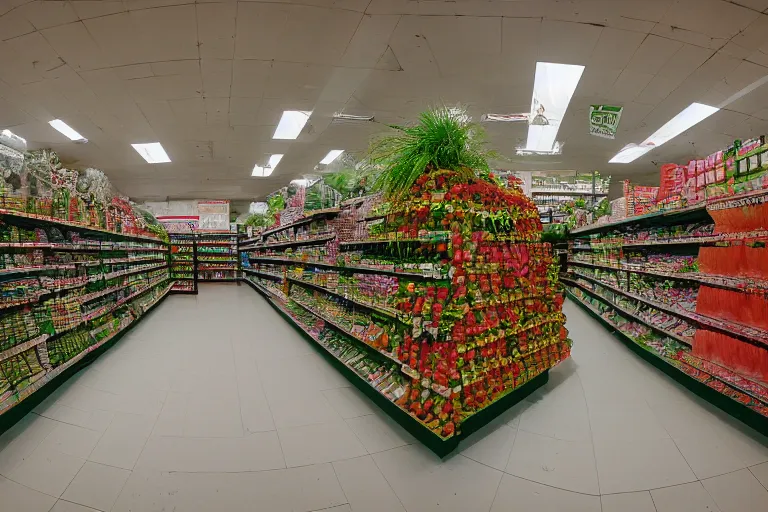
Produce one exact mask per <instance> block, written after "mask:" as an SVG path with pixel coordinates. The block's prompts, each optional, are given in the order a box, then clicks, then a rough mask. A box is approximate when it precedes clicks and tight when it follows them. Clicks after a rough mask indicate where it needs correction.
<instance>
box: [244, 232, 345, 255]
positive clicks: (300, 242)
mask: <svg viewBox="0 0 768 512" xmlns="http://www.w3.org/2000/svg"><path fill="white" fill-rule="evenodd" d="M334 238H336V234H335V233H331V234H327V235H322V236H316V237H313V238H307V239H305V240H286V241H284V242H271V243H267V244H254V245H251V246H248V247H240V250H241V251H255V250H258V249H278V248H280V247H293V246H296V245H315V244H323V243H325V242H328V241H330V240H333V239H334Z"/></svg>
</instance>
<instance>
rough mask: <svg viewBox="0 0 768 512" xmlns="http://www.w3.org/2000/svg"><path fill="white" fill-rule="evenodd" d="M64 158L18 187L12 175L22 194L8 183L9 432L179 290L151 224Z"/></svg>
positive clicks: (24, 176) (0, 352) (4, 411)
mask: <svg viewBox="0 0 768 512" xmlns="http://www.w3.org/2000/svg"><path fill="white" fill-rule="evenodd" d="M54 156H55V155H53V154H52V153H50V152H40V153H36V154H32V155H29V159H28V160H27V161H26V162H25V163H24V166H22V167H21V169H20V170H19V169H17V170H16V171H14V172H19V173H20V174H19V175H17V176H16V178H18V179H17V180H15V181H14V179H15V178H14V176H13V174H11V175H10V176H9V175H8V174H7V173H6V174H5V179H9V180H11V182H12V183H15V185H10V184H8V182H6V181H3V180H2V179H0V205H1V206H2V209H1V210H0V431H2V430H4V429H5V428H7V427H8V426H10V425H11V424H13V422H15V421H16V420H17V419H18V418H19V417H20V416H21V415H22V414H24V413H25V412H26V411H27V410H28V409H30V408H31V407H33V406H34V404H35V403H36V401H39V400H40V396H41V394H35V392H36V391H37V390H39V389H40V388H41V387H43V386H44V385H45V384H46V383H48V382H50V381H52V380H53V379H56V378H58V377H60V376H61V377H62V378H63V377H64V376H65V375H67V374H70V373H72V372H73V371H75V370H76V369H77V368H78V363H80V362H81V361H83V360H84V359H87V358H90V357H94V356H95V355H96V353H97V351H101V350H103V349H105V348H106V347H107V346H109V345H110V344H112V343H113V342H114V341H116V340H117V339H118V338H119V337H120V336H122V335H123V334H124V333H125V332H126V331H127V329H129V328H130V327H132V326H133V325H134V324H135V323H136V322H137V321H138V319H139V318H140V317H141V316H142V315H144V314H145V313H146V312H147V311H148V310H149V309H151V308H152V307H154V306H155V305H156V304H157V303H158V302H159V301H160V300H162V299H163V298H164V297H165V296H166V295H167V293H168V291H169V288H170V281H169V273H168V261H167V251H168V248H167V245H166V244H165V242H164V241H163V240H161V239H160V238H158V236H157V235H156V234H155V233H158V234H159V231H160V230H159V229H158V228H157V227H156V226H152V227H151V229H150V226H149V224H147V221H148V217H147V216H146V214H145V213H143V212H138V211H135V210H134V209H133V208H132V206H131V205H130V204H129V203H128V201H127V200H125V199H124V198H120V197H111V198H109V195H108V194H106V193H105V191H104V190H103V189H101V188H90V186H92V185H93V183H94V182H93V181H89V183H90V184H91V185H90V186H89V185H86V184H85V183H84V182H83V181H82V180H81V179H80V178H83V176H87V177H88V180H97V181H98V182H100V183H102V184H103V180H105V178H103V175H101V174H100V173H99V172H98V171H96V170H94V169H89V170H88V171H85V172H84V174H81V175H80V178H78V177H77V176H78V173H76V172H75V171H68V170H66V169H61V168H60V167H58V166H57V165H54V163H57V160H55V158H54ZM41 158H42V160H41ZM41 162H42V163H41ZM0 170H2V169H0ZM73 173H74V174H73ZM62 177H66V178H67V179H66V180H62ZM97 178H98V179H97ZM102 178H103V179H102ZM35 180H41V181H43V183H45V184H47V185H50V184H51V183H53V184H54V186H53V189H52V190H49V191H48V192H49V193H50V196H43V197H38V196H32V195H29V190H30V188H29V186H30V184H31V183H32V182H34V181H35ZM23 183H26V186H27V187H28V188H26V189H25V188H23V187H22V188H18V187H17V186H18V185H19V184H23ZM89 189H90V193H86V192H85V191H87V190H89ZM35 190H36V191H40V189H39V188H37V187H35ZM43 192H45V191H44V190H43ZM100 197H101V198H102V199H99V198H100ZM104 197H108V198H109V199H108V200H105V199H103V198H104ZM65 205H68V206H66V207H65ZM43 394H45V393H43ZM33 395H34V396H35V399H33V400H27V399H28V398H29V397H31V396H33ZM19 404H24V406H23V407H16V406H18V405H19ZM16 412H18V414H15V413H16Z"/></svg>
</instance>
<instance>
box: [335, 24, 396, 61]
mask: <svg viewBox="0 0 768 512" xmlns="http://www.w3.org/2000/svg"><path fill="white" fill-rule="evenodd" d="M398 21H400V16H390V15H370V14H368V15H365V16H363V18H362V20H360V26H359V27H358V28H357V30H356V31H355V35H354V36H352V39H351V40H350V41H349V45H348V46H347V48H346V50H345V51H344V55H343V56H342V58H341V62H340V64H341V65H342V66H345V67H364V68H372V67H375V66H376V63H377V62H378V61H379V59H380V58H381V57H382V56H383V55H384V52H385V51H387V49H388V48H389V38H390V37H391V36H392V33H393V32H394V30H395V27H396V26H397V23H398ZM390 51H391V50H390Z"/></svg>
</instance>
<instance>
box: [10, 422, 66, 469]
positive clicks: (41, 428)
mask: <svg viewBox="0 0 768 512" xmlns="http://www.w3.org/2000/svg"><path fill="white" fill-rule="evenodd" d="M57 426H58V422H56V421H53V420H50V419H48V418H43V417H41V416H38V415H36V414H28V415H26V416H24V417H23V418H22V419H21V420H19V422H18V423H16V424H15V425H14V426H13V427H11V428H9V429H8V430H7V431H5V432H4V433H3V434H2V435H1V436H0V474H2V475H5V476H8V474H10V473H11V471H13V470H14V469H15V468H16V467H17V466H18V465H19V464H21V463H22V462H24V459H26V458H27V457H29V456H30V455H32V452H34V451H35V448H37V447H38V446H39V445H40V443H42V442H43V441H44V440H45V438H46V437H48V435H49V434H50V433H51V432H53V430H54V429H55V428H56V427H57Z"/></svg>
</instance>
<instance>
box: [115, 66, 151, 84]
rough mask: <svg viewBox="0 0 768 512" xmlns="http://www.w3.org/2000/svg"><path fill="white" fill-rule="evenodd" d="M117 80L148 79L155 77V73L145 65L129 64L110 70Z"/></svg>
mask: <svg viewBox="0 0 768 512" xmlns="http://www.w3.org/2000/svg"><path fill="white" fill-rule="evenodd" d="M112 69H113V70H114V72H115V75H117V76H118V77H119V78H121V79H123V80H135V79H137V78H150V77H153V76H155V72H154V71H152V65H151V64H149V63H146V64H129V65H127V66H117V67H114V68H112Z"/></svg>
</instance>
